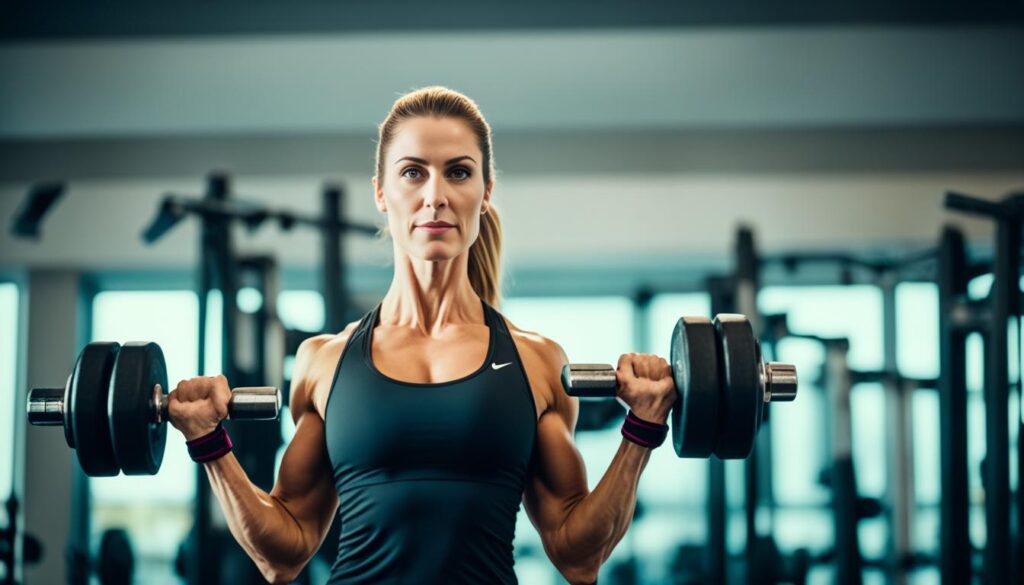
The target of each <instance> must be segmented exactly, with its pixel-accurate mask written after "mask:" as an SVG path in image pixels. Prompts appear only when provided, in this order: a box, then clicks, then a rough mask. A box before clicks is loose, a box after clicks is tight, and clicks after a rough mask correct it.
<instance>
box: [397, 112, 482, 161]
mask: <svg viewBox="0 0 1024 585" xmlns="http://www.w3.org/2000/svg"><path fill="white" fill-rule="evenodd" d="M463 155H469V156H472V157H473V158H474V159H476V161H477V162H480V158H481V152H480V146H479V145H478V144H477V139H476V135H475V134H474V133H473V130H472V129H471V128H470V127H469V124H467V123H466V122H465V121H463V120H460V119H458V118H412V119H409V120H406V121H404V122H402V123H401V124H399V125H398V127H397V128H396V129H395V133H394V135H393V138H392V139H391V144H390V145H389V146H388V155H387V156H388V162H393V161H395V160H396V159H399V158H401V157H403V156H415V157H418V158H424V159H427V160H429V161H433V160H434V159H440V160H448V159H450V158H454V157H456V156H463Z"/></svg>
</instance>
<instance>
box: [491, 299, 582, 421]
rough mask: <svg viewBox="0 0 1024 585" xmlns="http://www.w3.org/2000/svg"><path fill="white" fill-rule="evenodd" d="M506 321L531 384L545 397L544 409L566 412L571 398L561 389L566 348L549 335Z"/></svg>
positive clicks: (569, 408) (566, 359)
mask: <svg viewBox="0 0 1024 585" xmlns="http://www.w3.org/2000/svg"><path fill="white" fill-rule="evenodd" d="M505 322H506V323H507V324H508V330H509V333H510V334H511V335H512V339H513V341H515V344H516V349H518V350H519V356H520V358H521V359H522V360H523V368H524V369H525V370H526V374H527V377H528V378H529V379H530V386H531V387H533V389H534V391H535V392H537V393H538V394H540V395H541V397H543V398H544V400H545V408H544V410H551V409H554V410H558V411H565V412H566V413H569V412H570V411H571V410H572V404H571V402H572V400H574V399H573V398H572V397H570V396H568V395H567V394H565V392H564V391H563V390H562V367H563V366H565V365H566V364H567V363H569V359H568V358H567V357H566V355H565V350H564V349H562V346H561V345H559V344H558V342H556V341H554V340H553V339H551V338H548V337H545V336H544V335H541V334H540V333H537V332H534V331H526V330H524V329H520V328H518V327H516V326H515V325H514V324H513V323H512V322H511V321H509V320H508V319H505Z"/></svg>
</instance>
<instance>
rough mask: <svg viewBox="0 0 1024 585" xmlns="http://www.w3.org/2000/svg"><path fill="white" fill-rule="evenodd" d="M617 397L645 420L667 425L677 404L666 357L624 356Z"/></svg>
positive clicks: (620, 363)
mask: <svg viewBox="0 0 1024 585" xmlns="http://www.w3.org/2000/svg"><path fill="white" fill-rule="evenodd" d="M615 378H616V380H617V382H618V388H617V389H616V391H615V396H616V397H617V398H618V399H620V400H621V401H622V402H625V403H626V405H627V406H628V407H629V409H630V410H632V411H633V414H635V415H636V416H638V417H640V418H642V419H643V420H646V421H650V422H656V423H660V424H664V423H665V421H667V420H668V413H669V411H671V410H672V405H673V404H675V401H676V385H675V380H674V379H673V377H672V368H671V367H669V365H668V362H667V361H665V358H662V357H659V356H656V355H651V354H646V353H624V354H622V356H620V357H619V364H618V366H616V369H615Z"/></svg>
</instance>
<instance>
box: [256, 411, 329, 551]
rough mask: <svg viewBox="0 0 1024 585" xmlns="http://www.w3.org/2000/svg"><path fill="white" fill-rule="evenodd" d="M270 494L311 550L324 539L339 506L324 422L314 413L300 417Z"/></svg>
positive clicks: (307, 413) (308, 412)
mask: <svg viewBox="0 0 1024 585" xmlns="http://www.w3.org/2000/svg"><path fill="white" fill-rule="evenodd" d="M270 495H271V496H272V497H274V498H276V499H277V500H278V501H279V502H281V504H282V505H283V506H284V507H285V509H286V510H287V511H288V513H289V514H291V515H292V517H293V518H295V520H296V522H298V524H299V526H300V527H301V528H302V531H303V536H304V538H305V539H307V540H314V541H315V542H313V543H311V544H315V546H314V547H313V550H315V548H316V547H318V546H319V545H320V542H321V541H323V538H324V535H325V534H326V533H327V529H328V528H330V526H331V519H332V518H333V517H334V513H335V512H336V511H337V509H338V495H337V494H336V493H335V491H334V481H333V478H332V473H331V465H330V459H329V458H328V456H327V447H326V442H325V440H324V422H323V420H322V419H321V418H320V416H319V415H318V414H317V413H316V412H310V411H306V412H305V413H303V414H302V415H301V416H300V417H299V422H298V425H297V426H296V428H295V435H294V436H293V437H292V440H291V442H290V443H289V444H288V447H287V448H285V451H284V455H283V456H282V458H281V468H280V469H279V470H278V474H277V483H276V484H275V485H274V488H273V490H271V492H270Z"/></svg>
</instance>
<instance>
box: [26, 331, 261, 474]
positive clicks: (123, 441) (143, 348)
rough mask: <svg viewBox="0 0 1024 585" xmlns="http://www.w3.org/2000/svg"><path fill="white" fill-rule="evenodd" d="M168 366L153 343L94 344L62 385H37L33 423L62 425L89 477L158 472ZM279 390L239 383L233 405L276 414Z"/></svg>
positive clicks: (249, 412) (256, 415) (240, 415)
mask: <svg viewBox="0 0 1024 585" xmlns="http://www.w3.org/2000/svg"><path fill="white" fill-rule="evenodd" d="M167 396H168V394H167V366H166V364H165V362H164V354H163V351H162V350H161V349H160V346H159V345H157V344H155V343H152V342H130V343H126V344H124V345H119V344H117V343H112V342H94V343H90V344H88V345H87V346H85V348H84V349H83V350H82V352H81V353H80V354H79V356H78V360H77V361H76V363H75V368H74V370H73V371H72V372H71V375H70V376H68V379H67V383H66V384H65V385H64V387H63V388H34V389H32V390H31V391H30V392H29V394H28V404H27V410H28V422H29V423H31V424H33V425H38V426H62V427H64V438H65V440H66V441H67V444H68V446H69V447H71V448H72V449H75V451H76V452H77V454H78V462H79V464H80V465H81V467H82V471H83V472H85V474H86V475H89V476H92V477H99V476H113V475H117V474H118V472H119V471H120V472H123V473H124V474H125V475H154V474H156V472H157V471H159V469H160V464H161V463H162V461H163V456H164V445H165V443H166V441H167V427H166V426H165V425H164V424H163V423H165V422H167V420H168V417H167V405H168V398H167ZM280 410H281V395H280V392H279V391H278V390H277V389H276V388H235V389H234V390H232V392H231V401H230V402H229V403H228V418H230V419H233V420H275V419H277V417H278V415H279V413H280Z"/></svg>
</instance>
